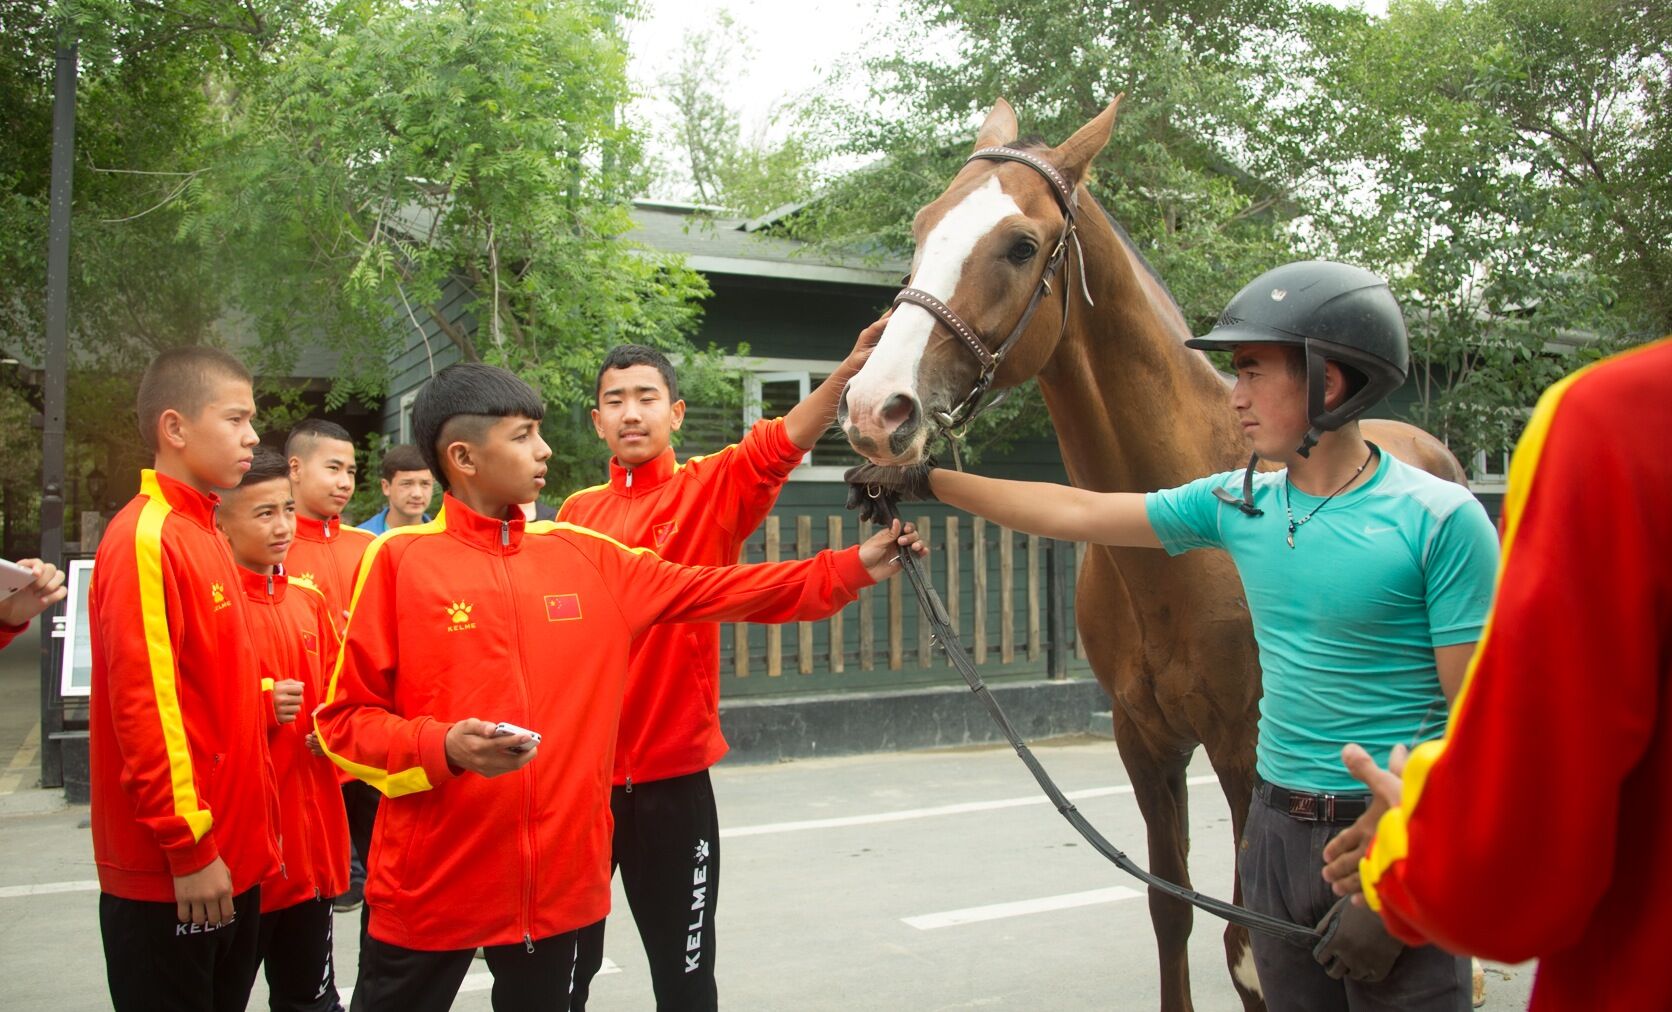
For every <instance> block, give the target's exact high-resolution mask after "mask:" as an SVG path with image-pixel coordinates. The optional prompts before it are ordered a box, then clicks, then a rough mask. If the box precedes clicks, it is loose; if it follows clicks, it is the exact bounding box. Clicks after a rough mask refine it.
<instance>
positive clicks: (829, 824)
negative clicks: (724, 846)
mask: <svg viewBox="0 0 1672 1012" xmlns="http://www.w3.org/2000/svg"><path fill="white" fill-rule="evenodd" d="M1218 782H1219V778H1218V777H1214V776H1200V777H1190V778H1188V779H1186V780H1185V783H1186V784H1189V785H1190V786H1191V787H1198V786H1201V785H1202V784H1216V783H1218ZM1131 793H1132V785H1130V784H1120V785H1119V786H1116V787H1090V788H1087V789H1085V790H1083V791H1068V792H1067V795H1068V800H1070V801H1085V800H1088V799H1091V798H1106V797H1109V796H1111V795H1117V794H1131ZM1049 803H1050V799H1049V798H1047V797H1045V795H1043V794H1030V795H1028V796H1027V797H1025V798H999V799H997V800H995V801H965V802H961V803H959V804H953V805H937V806H936V807H933V808H906V809H902V810H900V811H898V812H875V813H873V814H870V815H838V816H833V817H831V818H828V819H801V820H798V821H795V822H767V823H762V824H761V825H758V826H733V827H731V828H730V829H722V830H720V839H722V840H730V839H733V838H735V837H739V836H766V835H768V834H772V833H798V832H802V831H804V830H809V829H840V828H843V827H845V826H873V825H877V824H879V823H884V822H909V821H910V820H912V819H933V818H939V817H940V816H943V815H967V814H969V813H971V812H992V811H996V810H998V809H1001V808H1022V807H1024V806H1027V805H1044V804H1049Z"/></svg>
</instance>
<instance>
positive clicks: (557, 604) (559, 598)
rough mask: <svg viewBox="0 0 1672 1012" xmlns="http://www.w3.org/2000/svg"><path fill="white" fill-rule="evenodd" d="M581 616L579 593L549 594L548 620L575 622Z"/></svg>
mask: <svg viewBox="0 0 1672 1012" xmlns="http://www.w3.org/2000/svg"><path fill="white" fill-rule="evenodd" d="M580 617H581V596H580V595H579V594H547V595H546V621H547V622H573V621H575V620H576V619H579V618H580Z"/></svg>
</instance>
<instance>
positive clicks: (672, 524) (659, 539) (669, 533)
mask: <svg viewBox="0 0 1672 1012" xmlns="http://www.w3.org/2000/svg"><path fill="white" fill-rule="evenodd" d="M678 530H679V521H677V520H664V521H663V522H661V523H659V524H657V525H656V526H655V527H652V528H651V529H650V535H651V537H653V538H655V539H656V547H657V548H661V547H662V546H663V545H665V544H667V543H668V539H669V538H671V537H673V536H674V534H675V533H677V532H678Z"/></svg>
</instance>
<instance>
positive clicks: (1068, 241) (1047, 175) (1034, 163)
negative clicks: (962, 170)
mask: <svg viewBox="0 0 1672 1012" xmlns="http://www.w3.org/2000/svg"><path fill="white" fill-rule="evenodd" d="M976 161H987V162H1020V163H1021V164H1023V165H1026V166H1027V167H1029V168H1031V169H1033V170H1034V171H1035V172H1037V173H1039V174H1040V175H1041V176H1043V177H1044V179H1045V181H1046V182H1047V183H1048V184H1050V187H1051V193H1052V194H1053V195H1054V196H1055V197H1056V198H1057V204H1058V206H1060V207H1061V208H1062V217H1063V229H1062V237H1061V238H1059V239H1058V240H1057V245H1056V248H1055V249H1053V250H1052V251H1051V256H1050V258H1049V259H1047V260H1046V261H1045V272H1044V274H1042V275H1041V276H1040V278H1039V286H1038V287H1037V288H1035V289H1034V292H1033V298H1031V299H1029V300H1028V305H1027V308H1026V309H1024V310H1022V315H1021V318H1020V319H1018V320H1017V321H1016V325H1015V326H1014V327H1012V328H1011V329H1010V334H1009V336H1007V337H1006V338H1005V339H1004V340H1003V341H1001V342H999V345H998V347H997V348H996V349H993V350H989V349H988V346H987V343H986V342H984V341H983V340H982V339H981V336H980V335H979V334H977V333H976V332H975V328H974V327H971V326H970V325H969V324H968V323H965V322H964V321H963V319H962V318H961V317H959V316H958V314H957V313H955V312H953V311H952V307H951V306H948V305H947V304H946V303H945V302H942V301H941V300H940V299H939V298H937V297H936V296H934V295H932V294H930V293H929V292H926V291H924V290H923V289H921V288H913V287H911V278H910V277H909V276H908V277H907V278H906V287H904V288H901V289H900V291H899V294H897V295H895V296H894V305H896V306H898V305H900V304H901V303H903V302H909V303H911V304H912V305H914V306H918V307H920V308H922V309H925V310H927V311H928V312H929V313H930V315H932V316H934V317H935V319H937V320H939V321H940V322H941V323H943V324H945V325H946V329H947V330H949V331H951V332H952V336H953V337H955V338H957V339H958V341H959V343H960V344H962V345H963V346H964V347H965V348H967V349H969V351H970V354H972V355H974V356H975V358H976V361H977V362H979V363H980V364H981V373H980V375H978V376H977V377H976V380H975V384H974V385H973V386H972V387H971V388H970V390H969V392H968V393H967V394H965V395H964V397H963V399H962V400H960V401H959V402H958V403H957V404H956V405H954V406H953V407H952V410H950V411H935V412H933V413H932V415H931V417H932V418H933V420H934V423H935V425H936V426H937V427H938V428H939V429H940V430H941V432H942V433H943V434H944V435H945V436H946V437H947V438H948V439H949V440H952V441H954V445H956V440H958V439H959V438H961V437H962V436H963V433H964V430H965V428H967V427H968V425H969V423H970V422H971V421H973V420H974V419H975V417H976V416H977V415H979V414H980V413H981V412H982V411H983V410H984V409H985V408H987V407H991V406H992V405H993V404H997V403H998V400H994V401H991V402H987V400H986V398H987V392H988V390H989V389H991V387H992V385H993V376H994V374H996V373H997V372H998V368H999V364H1000V363H1002V362H1003V361H1004V357H1005V355H1007V354H1009V353H1010V350H1011V349H1012V348H1014V347H1015V346H1016V342H1017V341H1019V340H1021V337H1022V334H1023V333H1024V332H1025V331H1026V330H1027V329H1028V324H1029V323H1030V322H1032V320H1033V314H1034V312H1035V310H1037V309H1038V308H1039V304H1040V302H1042V301H1043V300H1044V298H1045V296H1046V295H1049V294H1050V292H1051V281H1052V279H1053V278H1055V277H1056V275H1057V271H1059V270H1061V269H1062V266H1063V262H1064V261H1065V260H1067V259H1068V249H1069V246H1070V245H1072V246H1073V247H1074V251H1075V254H1076V255H1077V256H1078V257H1079V259H1080V291H1081V293H1082V294H1083V295H1084V296H1085V299H1086V305H1088V306H1089V305H1094V303H1093V302H1092V300H1091V291H1090V289H1089V288H1088V287H1087V284H1086V253H1085V250H1084V249H1082V248H1081V246H1080V236H1079V233H1078V231H1077V222H1076V219H1075V212H1076V209H1077V207H1078V200H1077V199H1076V196H1075V191H1074V187H1073V186H1072V185H1070V183H1069V182H1068V180H1067V179H1066V178H1065V177H1064V176H1063V174H1062V173H1061V172H1060V171H1058V170H1057V167H1056V166H1054V165H1052V164H1051V163H1050V162H1047V161H1046V160H1045V159H1043V158H1040V157H1039V156H1038V155H1035V154H1031V153H1029V152H1027V151H1020V150H1017V149H1015V148H1004V147H992V148H981V149H979V150H977V151H976V152H975V153H974V154H972V155H970V156H969V158H968V159H966V160H965V162H964V164H965V165H968V164H969V163H970V162H976ZM1070 302H1071V300H1070V297H1069V294H1068V286H1067V285H1064V286H1063V290H1062V329H1063V330H1066V329H1067V328H1068V307H1069V304H1070ZM1058 337H1059V338H1060V337H1061V332H1060V331H1059V333H1058ZM1001 399H1002V398H1001Z"/></svg>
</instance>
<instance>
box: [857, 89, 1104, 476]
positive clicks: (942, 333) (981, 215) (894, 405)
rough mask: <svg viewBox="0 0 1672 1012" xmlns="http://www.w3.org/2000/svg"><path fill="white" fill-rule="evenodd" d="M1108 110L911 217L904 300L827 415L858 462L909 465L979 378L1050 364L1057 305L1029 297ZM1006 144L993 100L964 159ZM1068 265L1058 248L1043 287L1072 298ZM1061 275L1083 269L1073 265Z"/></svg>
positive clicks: (1006, 122) (1009, 381)
mask: <svg viewBox="0 0 1672 1012" xmlns="http://www.w3.org/2000/svg"><path fill="white" fill-rule="evenodd" d="M1119 103H1120V99H1119V98H1116V99H1115V101H1114V102H1111V103H1110V104H1109V107H1108V108H1107V109H1104V110H1103V111H1102V112H1101V113H1099V114H1098V115H1097V116H1096V117H1095V118H1093V119H1092V120H1091V121H1090V122H1089V123H1087V124H1086V125H1085V126H1083V127H1081V128H1080V129H1079V130H1078V131H1076V132H1075V134H1074V136H1072V137H1070V138H1069V139H1068V140H1067V141H1065V142H1064V143H1063V144H1061V145H1060V146H1058V147H1055V148H1052V147H1047V146H1045V145H1036V146H1019V147H1017V148H1015V149H1013V150H1019V151H1021V152H1022V153H1023V154H1026V155H1031V156H1034V157H1035V158H1036V159H1037V160H1038V161H1040V162H1043V163H1044V165H1043V167H1035V166H1034V165H1030V164H1020V163H1018V162H1015V161H1007V160H989V159H986V158H983V159H981V160H972V161H970V162H968V163H966V164H965V165H964V167H963V168H962V169H961V170H960V171H959V172H958V174H957V175H956V176H954V177H953V179H952V184H951V185H950V186H948V187H947V189H946V192H945V193H942V194H941V195H940V196H939V197H938V198H936V199H935V200H934V201H932V202H931V203H929V204H928V205H926V206H925V207H923V208H922V209H921V210H919V211H918V212H917V217H916V219H915V220H914V221H913V222H912V234H913V236H914V238H915V240H916V243H917V251H916V253H915V254H914V256H913V257H912V273H911V280H910V282H909V283H910V285H911V286H912V288H914V289H916V293H917V294H916V297H914V301H907V302H902V303H901V304H900V305H899V308H898V309H897V310H896V311H895V313H894V315H893V317H891V318H890V319H889V321H888V326H887V327H886V328H885V329H884V331H883V335H882V339H881V340H880V341H879V342H878V343H877V347H876V349H875V350H873V351H872V353H871V357H870V359H869V360H868V361H867V362H866V363H865V367H864V368H863V369H861V370H860V371H859V372H858V373H857V374H856V375H855V376H854V377H853V379H852V380H851V381H849V383H848V387H847V390H846V391H845V392H844V393H843V395H842V401H841V407H840V410H839V413H838V416H837V417H838V424H840V425H841V427H842V429H843V431H844V432H846V433H847V437H848V442H849V443H851V444H852V445H853V448H854V449H855V450H856V451H858V452H859V453H860V454H862V455H864V456H865V457H867V458H869V459H870V460H872V461H874V462H876V463H879V464H896V465H904V464H915V463H918V462H919V461H921V460H922V459H923V457H924V453H925V446H926V445H927V443H928V441H929V436H930V435H931V434H932V431H933V429H934V428H935V419H936V418H937V417H939V418H941V419H947V418H948V417H949V416H955V415H956V413H957V409H958V408H959V406H960V405H962V404H964V402H965V401H966V399H967V398H968V397H969V395H970V393H971V391H972V390H976V389H977V388H978V386H979V385H980V384H981V382H982V378H983V374H984V371H985V372H987V373H989V374H990V378H991V380H992V385H993V386H994V387H995V388H1002V387H1009V386H1015V385H1017V384H1019V383H1021V382H1023V381H1025V380H1026V379H1027V378H1028V377H1030V376H1032V375H1033V374H1034V373H1036V372H1038V371H1039V369H1040V368H1041V367H1042V366H1043V365H1044V364H1045V362H1046V360H1048V359H1049V358H1050V357H1051V353H1052V352H1053V351H1054V350H1055V346H1056V342H1057V339H1058V338H1059V337H1060V335H1061V332H1062V322H1063V319H1062V313H1063V311H1064V303H1063V300H1062V298H1061V297H1060V296H1059V297H1056V298H1052V297H1043V298H1041V297H1039V295H1040V292H1041V279H1042V278H1043V277H1044V275H1045V271H1046V269H1047V264H1048V263H1049V262H1050V261H1051V258H1052V254H1053V252H1054V251H1055V250H1056V249H1057V248H1058V246H1059V244H1060V243H1061V242H1062V240H1063V239H1064V237H1065V233H1066V229H1067V224H1068V217H1067V215H1066V214H1065V212H1064V209H1063V207H1062V198H1061V197H1060V196H1059V193H1061V192H1067V193H1070V194H1077V192H1078V189H1079V186H1080V184H1081V182H1082V181H1084V179H1085V176H1086V170H1087V168H1088V166H1090V165H1091V160H1092V159H1093V158H1094V157H1096V155H1097V153H1098V152H1099V151H1101V150H1103V146H1104V145H1105V144H1107V143H1108V141H1109V132H1110V130H1111V129H1112V128H1113V126H1114V122H1115V107H1116V106H1117V105H1119ZM1015 140H1016V113H1015V111H1014V110H1012V109H1011V108H1010V105H1009V103H1007V102H1005V101H1004V100H1003V99H1000V100H999V101H998V103H997V104H995V105H994V106H993V111H992V112H990V113H988V114H987V120H986V122H984V123H983V124H982V125H981V130H980V132H979V133H978V134H977V136H976V140H975V150H976V151H981V150H982V149H983V148H995V147H1003V146H1009V145H1012V144H1014V142H1015ZM1051 171H1054V172H1055V173H1056V175H1057V177H1058V181H1057V182H1056V183H1053V181H1052V179H1051V178H1050V177H1049V174H1048V173H1049V172H1051ZM1085 203H1087V204H1089V202H1085ZM1068 257H1069V254H1068V252H1067V251H1066V250H1064V255H1063V257H1062V258H1061V259H1060V260H1059V264H1060V266H1059V268H1058V269H1057V273H1056V277H1055V279H1054V280H1052V281H1051V284H1052V285H1053V286H1059V287H1055V288H1054V289H1053V290H1054V291H1057V292H1059V293H1060V292H1063V291H1065V290H1066V289H1067V287H1068V286H1070V285H1072V287H1073V289H1074V290H1075V291H1076V292H1077V290H1078V288H1079V285H1080V279H1079V277H1078V276H1073V277H1070V264H1069V259H1068ZM1075 259H1077V258H1075ZM1072 267H1073V269H1076V270H1083V269H1084V265H1083V264H1073V265H1072ZM1070 297H1072V298H1079V296H1078V294H1073V295H1071V296H1070ZM935 300H938V301H939V302H940V303H942V306H941V307H940V308H939V309H937V310H936V311H933V312H932V311H931V310H930V309H929V308H925V303H932V302H933V301H935ZM1030 307H1031V308H1032V309H1033V310H1034V312H1033V315H1032V317H1031V318H1030V319H1031V323H1030V324H1029V325H1028V326H1027V327H1026V328H1025V329H1023V330H1022V331H1021V332H1020V333H1019V334H1018V336H1017V339H1016V341H1015V343H1014V344H1013V345H1012V346H1011V347H1010V348H1009V349H1008V350H1007V351H1005V352H1004V353H1003V354H1002V356H1000V361H999V362H998V363H997V364H996V368H989V367H990V366H992V365H993V363H992V359H993V357H994V355H995V354H996V353H998V352H999V351H1000V347H1001V344H1002V343H1003V342H1004V340H1005V339H1006V337H1007V336H1008V335H1010V334H1011V333H1012V331H1014V330H1015V328H1017V326H1018V325H1019V323H1020V321H1022V319H1023V317H1024V316H1025V315H1026V314H1027V313H1028V311H1029V309H1030ZM942 310H944V311H942ZM954 321H963V323H965V324H967V326H968V332H967V333H963V334H960V333H958V332H956V331H955V329H954ZM975 345H979V346H980V347H981V348H982V349H983V350H984V351H985V355H983V353H982V352H980V351H976V350H975V347H974V346H975ZM954 420H955V421H961V420H962V419H956V418H955V417H954Z"/></svg>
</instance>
